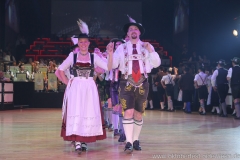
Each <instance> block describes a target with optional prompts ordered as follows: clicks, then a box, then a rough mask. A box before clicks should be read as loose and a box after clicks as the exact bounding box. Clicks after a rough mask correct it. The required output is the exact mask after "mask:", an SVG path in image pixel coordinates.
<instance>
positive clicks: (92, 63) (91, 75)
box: [90, 54, 94, 77]
mask: <svg viewBox="0 0 240 160" xmlns="http://www.w3.org/2000/svg"><path fill="white" fill-rule="evenodd" d="M90 58H91V72H90V77H93V74H94V54H90Z"/></svg>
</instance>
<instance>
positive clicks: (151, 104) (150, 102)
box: [149, 100, 153, 109]
mask: <svg viewBox="0 0 240 160" xmlns="http://www.w3.org/2000/svg"><path fill="white" fill-rule="evenodd" d="M149 104H150V108H151V109H152V108H153V101H152V100H150V101H149Z"/></svg>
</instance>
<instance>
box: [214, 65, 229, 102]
mask: <svg viewBox="0 0 240 160" xmlns="http://www.w3.org/2000/svg"><path fill="white" fill-rule="evenodd" d="M224 72H225V73H224ZM227 74H228V72H227V70H225V69H223V68H219V69H218V76H217V79H216V80H217V81H216V83H217V92H218V96H219V99H220V102H221V103H224V102H225V99H226V97H227V95H228V89H229V86H228V81H227V78H226V77H227Z"/></svg>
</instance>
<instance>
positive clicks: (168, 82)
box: [161, 67, 176, 112]
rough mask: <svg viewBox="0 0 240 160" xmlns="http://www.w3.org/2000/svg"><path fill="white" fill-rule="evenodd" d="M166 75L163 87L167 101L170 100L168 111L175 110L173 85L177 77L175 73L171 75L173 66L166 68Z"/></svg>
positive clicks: (163, 78) (162, 81) (163, 79)
mask: <svg viewBox="0 0 240 160" xmlns="http://www.w3.org/2000/svg"><path fill="white" fill-rule="evenodd" d="M165 72H166V75H164V76H163V77H162V80H161V84H162V86H163V88H164V89H165V92H166V96H167V101H168V111H169V112H173V111H174V109H173V102H172V100H173V91H174V90H173V86H174V85H175V82H174V79H175V78H176V76H175V75H171V73H172V68H171V67H169V68H168V69H165Z"/></svg>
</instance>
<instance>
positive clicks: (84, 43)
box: [78, 38, 90, 52]
mask: <svg viewBox="0 0 240 160" xmlns="http://www.w3.org/2000/svg"><path fill="white" fill-rule="evenodd" d="M89 45H90V42H89V40H88V38H79V39H78V46H79V49H80V51H82V52H86V51H88V47H89Z"/></svg>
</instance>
